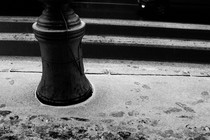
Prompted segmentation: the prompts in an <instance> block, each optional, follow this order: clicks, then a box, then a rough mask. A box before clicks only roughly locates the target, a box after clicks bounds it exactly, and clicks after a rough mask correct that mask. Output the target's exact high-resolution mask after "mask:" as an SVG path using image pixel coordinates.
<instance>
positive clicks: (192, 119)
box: [0, 57, 210, 140]
mask: <svg viewBox="0 0 210 140" xmlns="http://www.w3.org/2000/svg"><path fill="white" fill-rule="evenodd" d="M84 64H85V69H86V70H85V73H86V75H87V77H88V79H89V80H90V81H91V83H92V84H93V86H94V94H93V96H92V97H91V98H90V99H88V100H87V101H86V102H84V103H81V104H78V105H74V106H69V107H51V106H46V105H43V104H41V103H40V102H39V101H38V100H37V99H36V97H35V89H36V87H37V85H38V83H39V81H40V78H41V61H40V58H38V57H1V58H0V77H1V78H0V89H1V90H0V139H1V140H5V139H21V140H22V139H25V140H29V139H30V140H39V139H45V140H51V139H58V140H64V139H77V140H80V139H84V140H88V139H91V140H123V139H125V140H163V139H164V140H165V139H167V140H169V139H170V140H175V139H177V140H182V139H183V140H185V139H189V140H190V139H191V140H193V139H195V140H207V139H209V138H210V119H209V116H210V100H209V99H210V86H209V85H210V78H209V75H210V71H209V70H210V65H201V64H187V63H167V62H145V61H126V60H99V59H85V60H84Z"/></svg>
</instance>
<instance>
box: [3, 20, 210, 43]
mask: <svg viewBox="0 0 210 140" xmlns="http://www.w3.org/2000/svg"><path fill="white" fill-rule="evenodd" d="M36 19H37V17H0V33H32V32H33V31H32V24H33V23H34V22H35V21H36ZM81 19H82V20H83V21H84V22H86V23H87V27H86V34H87V35H105V36H106V35H112V36H132V37H153V38H155V37H157V38H170V39H196V40H209V39H210V38H209V36H210V25H204V24H186V23H172V22H157V21H156V22H155V21H142V20H122V19H93V18H81Z"/></svg>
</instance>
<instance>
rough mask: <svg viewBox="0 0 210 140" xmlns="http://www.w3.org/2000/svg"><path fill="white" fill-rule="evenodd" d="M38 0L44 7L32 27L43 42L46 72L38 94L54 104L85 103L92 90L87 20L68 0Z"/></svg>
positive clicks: (37, 37) (37, 91)
mask: <svg viewBox="0 0 210 140" xmlns="http://www.w3.org/2000/svg"><path fill="white" fill-rule="evenodd" d="M39 1H41V2H42V3H43V4H44V6H45V9H44V11H43V12H42V15H41V16H40V17H39V18H38V20H37V22H35V23H34V24H33V26H32V27H33V31H34V34H35V37H36V39H37V40H38V42H39V45H40V50H41V57H42V71H43V72H42V78H41V81H40V83H39V85H38V87H37V90H36V96H37V98H38V99H39V101H41V102H42V103H44V104H47V105H53V106H66V105H72V104H77V103H80V102H83V101H85V100H86V99H88V98H89V97H90V96H91V95H92V92H93V89H92V86H91V84H90V82H89V80H88V79H87V78H86V76H85V74H84V66H83V60H82V48H81V40H82V37H83V36H84V32H85V23H84V22H83V21H81V20H80V18H79V17H78V16H77V15H76V14H75V13H74V11H73V10H72V9H71V7H70V1H69V0H39Z"/></svg>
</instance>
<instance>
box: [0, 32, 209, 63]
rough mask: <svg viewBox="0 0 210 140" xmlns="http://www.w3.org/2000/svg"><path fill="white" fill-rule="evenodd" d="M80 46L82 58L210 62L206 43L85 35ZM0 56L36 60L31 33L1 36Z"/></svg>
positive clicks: (38, 52)
mask: <svg viewBox="0 0 210 140" xmlns="http://www.w3.org/2000/svg"><path fill="white" fill-rule="evenodd" d="M82 43H83V56H84V57H85V58H103V59H105V58H107V59H108V58H112V59H132V60H135V59H138V60H167V61H196V62H210V61H209V55H210V54H209V53H210V52H209V50H210V42H209V41H198V40H178V39H163V38H146V37H144V38H143V37H123V36H99V35H85V36H84V38H83V40H82ZM0 55H8V56H40V50H39V45H38V42H37V40H36V39H35V37H34V34H32V33H1V34H0Z"/></svg>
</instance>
